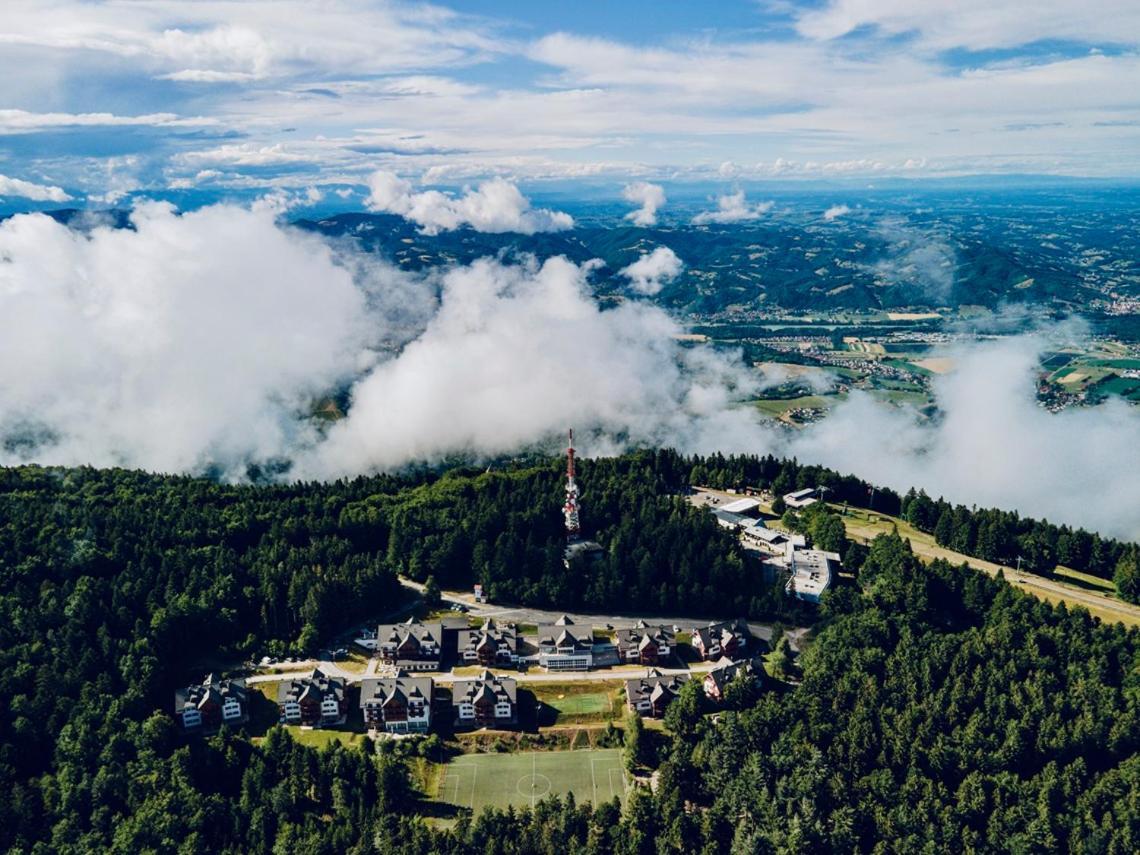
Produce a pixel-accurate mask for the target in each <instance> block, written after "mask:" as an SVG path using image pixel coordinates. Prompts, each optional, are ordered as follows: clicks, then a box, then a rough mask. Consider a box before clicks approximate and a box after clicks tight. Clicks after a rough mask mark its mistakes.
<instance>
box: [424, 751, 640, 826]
mask: <svg viewBox="0 0 1140 855" xmlns="http://www.w3.org/2000/svg"><path fill="white" fill-rule="evenodd" d="M571 792H572V793H574V798H575V799H576V800H578V801H579V802H583V801H588V802H593V803H595V804H598V803H601V802H607V801H609V800H610V799H612V798H614V797H615V796H616V797H617V798H619V799H621V800H622V801H623V802H624V801H625V794H626V781H625V768H624V765H623V763H622V756H621V749H618V748H608V749H602V750H596V751H530V752H525V753H518V754H465V755H463V756H461V757H457V758H455V759H454V760H452V761H451V762H450V763H448V764H447V769H446V771H445V773H444V776H443V780H442V781H441V783H440V786H439V794H438V795H437V797H436V799H437V801H441V802H447V803H448V804H453V805H456V806H458V807H463V808H470V809H471V810H472V811H474V812H475V813H478V812H479V811H481V810H482V809H483V808H485V807H497V808H505V807H507V806H508V805H514V806H515V807H524V806H530V805H534V804H536V803H537V802H539V801H541V800H542V799H543V798H545V797H546V796H550V795H559V796H566V795H567V794H568V793H571Z"/></svg>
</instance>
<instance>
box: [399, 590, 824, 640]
mask: <svg viewBox="0 0 1140 855" xmlns="http://www.w3.org/2000/svg"><path fill="white" fill-rule="evenodd" d="M401 581H402V582H403V583H404V584H405V585H407V586H409V587H412V588H415V589H417V590H422V588H423V586H422V585H419V584H417V583H416V582H413V581H411V580H410V579H401ZM441 593H442V597H443V600H444V603H445V604H447V603H461V604H462V605H463V606H464V608H466V609H467V611H468V614H470V615H471V616H472V617H480V618H494V619H495V620H502V621H510V622H512V623H529V624H553V623H554V622H555V621H557V620H558V619H559V618H560V617H562V616H563V615H566V616H567V617H568V618H570V620H572V621H574V623H575V624H577V625H579V626H596V627H605V626H611V627H613V628H614V629H629V628H631V627H633V626H635V625H636V624H637V622H638V621H644V622H645V623H647V624H651V625H655V624H662V625H664V626H678V627H680V628H681V630H682V631H683V632H688V631H689V630H690V629H693V628H695V627H700V626H704V625H705V624H708V623H710V622H717V621H722V620H725V619H726V618H725V616H723V615H722V616H720V617H692V616H690V617H677V616H670V615H651V614H644V615H599V614H586V613H583V612H561V611H550V610H547V609H535V608H530V607H529V606H510V605H497V604H494V603H476V602H475V595H474V594H468V593H466V592H464V591H443V592H441ZM748 629H749V631H750V632H751V633H752V636H753V637H754V638H760V639H763V640H764V641H770V640H771V639H772V627H771V626H770V625H769V624H763V623H749V624H748ZM807 631H808V628H807V627H795V628H792V629H789V630H788V635H789V638H790V639H791V640H792V642H793V645H794V644H795V642H796V641H798V640H799V639H800V638H801V637H802V636H803V635H804V633H806V632H807Z"/></svg>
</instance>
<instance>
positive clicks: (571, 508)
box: [562, 428, 582, 543]
mask: <svg viewBox="0 0 1140 855" xmlns="http://www.w3.org/2000/svg"><path fill="white" fill-rule="evenodd" d="M562 515H563V517H565V519H566V539H567V540H568V541H569V542H570V543H574V542H575V541H576V540H578V537H579V536H580V535H581V533H582V530H581V525H580V523H579V521H578V482H577V480H576V479H575V478H574V428H570V438H569V442H568V443H567V445H566V504H564V505H563V506H562Z"/></svg>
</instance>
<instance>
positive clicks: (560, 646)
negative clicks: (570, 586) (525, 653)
mask: <svg viewBox="0 0 1140 855" xmlns="http://www.w3.org/2000/svg"><path fill="white" fill-rule="evenodd" d="M538 663H539V664H540V665H541V666H542V667H543V668H545V669H547V670H548V671H588V670H589V669H590V668H591V667H592V666H593V664H594V631H593V628H592V627H582V628H579V627H577V626H575V625H574V621H572V620H570V618H568V617H567V616H566V615H562V617H560V618H558V620H556V621H555V622H554V623H553V624H549V625H545V626H540V627H538Z"/></svg>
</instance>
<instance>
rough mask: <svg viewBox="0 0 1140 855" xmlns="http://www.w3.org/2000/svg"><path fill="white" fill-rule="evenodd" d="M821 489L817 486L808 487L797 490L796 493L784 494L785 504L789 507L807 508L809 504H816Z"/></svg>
mask: <svg viewBox="0 0 1140 855" xmlns="http://www.w3.org/2000/svg"><path fill="white" fill-rule="evenodd" d="M818 492H819V490H818V489H817V488H815V487H806V488H804V489H803V490H796V491H795V492H794V493H785V494H784V504H785V505H787V506H788V507H789V508H806V507H807V506H808V505H814V504H815V503H816V502H818V501H819V499H818V498H816V494H817V493H818Z"/></svg>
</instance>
